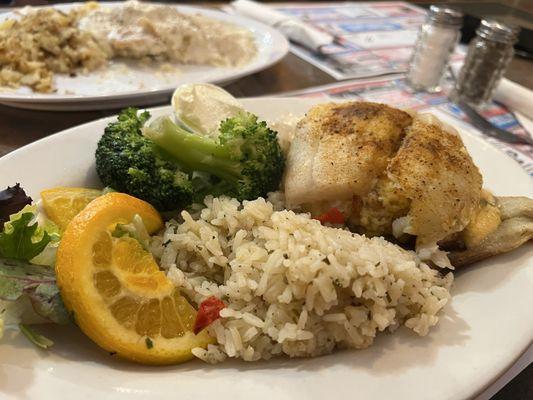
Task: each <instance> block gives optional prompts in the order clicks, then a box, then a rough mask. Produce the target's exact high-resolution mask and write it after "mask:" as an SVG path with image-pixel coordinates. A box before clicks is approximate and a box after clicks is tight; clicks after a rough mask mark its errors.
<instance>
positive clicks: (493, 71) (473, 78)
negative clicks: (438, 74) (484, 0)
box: [453, 20, 520, 106]
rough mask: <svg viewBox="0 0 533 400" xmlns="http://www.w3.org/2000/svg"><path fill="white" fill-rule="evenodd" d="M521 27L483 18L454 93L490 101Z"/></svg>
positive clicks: (466, 98) (476, 102)
mask: <svg viewBox="0 0 533 400" xmlns="http://www.w3.org/2000/svg"><path fill="white" fill-rule="evenodd" d="M519 31H520V28H518V27H513V26H509V25H505V24H503V23H501V22H498V21H494V20H483V21H481V24H480V25H479V28H478V29H477V31H476V37H475V38H474V39H473V40H472V41H471V42H470V45H469V47H468V54H467V56H466V59H465V63H464V65H463V68H462V69H461V72H460V73H459V77H458V79H457V82H456V83H455V89H454V93H453V96H456V97H459V98H460V99H461V100H463V101H465V102H467V103H469V104H471V105H474V106H476V105H480V104H482V103H485V102H487V101H489V100H490V99H491V97H492V94H493V92H494V89H495V88H496V86H497V85H498V83H499V82H500V79H501V77H502V75H503V73H504V72H505V69H506V68H507V65H508V64H509V62H510V61H511V59H512V58H513V54H514V49H513V45H514V44H515V43H516V41H517V39H518V33H519Z"/></svg>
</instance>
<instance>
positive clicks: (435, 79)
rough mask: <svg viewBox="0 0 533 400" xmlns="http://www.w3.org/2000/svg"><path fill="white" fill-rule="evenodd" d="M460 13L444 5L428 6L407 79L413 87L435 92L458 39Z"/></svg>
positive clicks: (460, 23) (460, 21)
mask: <svg viewBox="0 0 533 400" xmlns="http://www.w3.org/2000/svg"><path fill="white" fill-rule="evenodd" d="M462 24H463V14H462V13H460V12H459V11H456V10H454V9H452V8H448V7H445V6H431V7H430V8H429V12H428V15H427V18H426V21H425V22H424V24H423V25H422V26H421V27H420V31H419V32H418V38H417V41H416V44H415V48H414V51H413V55H412V56H411V61H410V62H409V70H408V72H407V76H406V78H407V82H408V83H409V85H410V86H411V87H412V88H413V89H415V90H424V91H428V92H435V91H438V90H439V89H440V82H441V79H442V77H443V76H444V74H445V72H446V69H447V66H448V61H449V59H450V56H451V54H452V53H453V50H454V48H455V46H456V44H457V42H458V41H459V37H460V32H459V29H460V28H461V25H462Z"/></svg>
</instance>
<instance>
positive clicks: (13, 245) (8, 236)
mask: <svg viewBox="0 0 533 400" xmlns="http://www.w3.org/2000/svg"><path fill="white" fill-rule="evenodd" d="M34 217H35V214H34V213H32V212H24V213H22V214H20V216H19V215H16V214H15V215H12V216H11V217H10V220H9V221H8V222H6V223H5V224H4V228H5V229H4V231H3V232H0V257H3V258H10V259H15V260H26V261H29V260H31V259H32V258H33V257H35V256H37V255H38V254H39V253H41V252H42V251H43V250H44V248H45V247H46V245H47V244H48V243H49V242H50V241H51V240H52V238H51V236H50V235H49V234H48V232H46V230H44V229H42V230H40V231H42V233H41V232H40V231H39V232H38V231H37V229H38V228H39V225H38V224H37V222H35V221H34ZM32 222H33V223H32ZM39 236H40V237H39Z"/></svg>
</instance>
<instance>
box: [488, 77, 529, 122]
mask: <svg viewBox="0 0 533 400" xmlns="http://www.w3.org/2000/svg"><path fill="white" fill-rule="evenodd" d="M494 100H496V101H498V102H500V103H502V104H504V105H505V106H506V107H507V108H509V109H510V110H512V111H516V112H519V113H521V114H523V115H525V116H526V117H527V118H529V119H530V120H533V91H531V90H529V89H528V88H525V87H524V86H521V85H519V84H518V83H515V82H513V81H510V80H509V79H505V78H504V79H502V80H501V81H500V83H499V84H498V87H497V88H496V90H495V91H494Z"/></svg>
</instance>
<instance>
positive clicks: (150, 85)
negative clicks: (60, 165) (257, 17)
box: [0, 2, 289, 111]
mask: <svg viewBox="0 0 533 400" xmlns="http://www.w3.org/2000/svg"><path fill="white" fill-rule="evenodd" d="M100 5H101V7H117V6H119V5H120V4H117V3H109V2H108V3H106V2H103V3H100ZM74 6H79V3H78V4H75V3H72V4H61V5H56V6H53V7H55V8H58V9H60V10H63V11H66V10H69V9H70V8H72V7H74ZM177 9H178V10H179V11H181V12H183V13H186V14H193V13H199V14H202V15H204V16H206V17H210V18H213V19H218V20H222V21H225V22H229V23H233V24H235V25H239V26H243V27H245V28H247V29H249V30H250V31H251V32H252V33H253V35H254V37H255V42H256V44H257V48H258V52H257V56H256V58H255V59H253V60H252V61H251V62H250V63H249V64H247V65H245V66H242V67H235V68H225V67H213V66H205V65H176V66H175V67H176V70H175V71H174V70H173V71H170V72H164V71H162V70H161V69H160V68H159V67H142V66H140V65H138V64H136V63H130V64H125V63H123V62H115V61H113V62H111V63H110V65H109V66H108V67H107V68H104V69H101V70H98V71H93V72H91V73H89V74H86V75H77V76H76V77H69V76H68V75H65V74H56V76H55V84H56V87H57V89H58V90H57V93H37V92H33V91H32V90H31V89H29V88H28V87H20V88H18V89H9V88H1V87H0V103H4V104H6V105H10V106H14V107H20V108H30V109H39V110H63V111H73V110H95V109H99V110H101V109H104V108H119V107H125V106H127V105H147V104H155V103H158V102H163V101H166V100H168V99H169V96H170V94H171V93H172V91H173V90H174V88H176V87H177V86H179V85H181V84H184V83H191V82H210V83H218V84H224V83H229V82H231V81H234V80H236V79H238V78H240V77H243V76H246V75H250V74H253V73H255V72H257V71H260V70H263V69H265V68H268V67H269V66H271V65H272V64H274V63H276V62H278V61H279V60H280V59H281V58H283V57H284V56H285V55H286V54H287V52H288V51H289V44H288V42H287V40H286V39H285V37H284V36H283V35H281V34H280V33H279V32H278V31H277V30H275V29H273V28H271V27H269V26H267V25H264V24H261V23H259V22H257V21H254V20H252V19H248V18H245V17H242V16H239V15H229V14H225V13H223V12H221V11H216V10H210V9H206V8H196V7H188V6H177ZM12 17H13V13H12V12H9V13H5V14H2V15H0V22H2V21H4V20H5V19H8V18H12Z"/></svg>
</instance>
